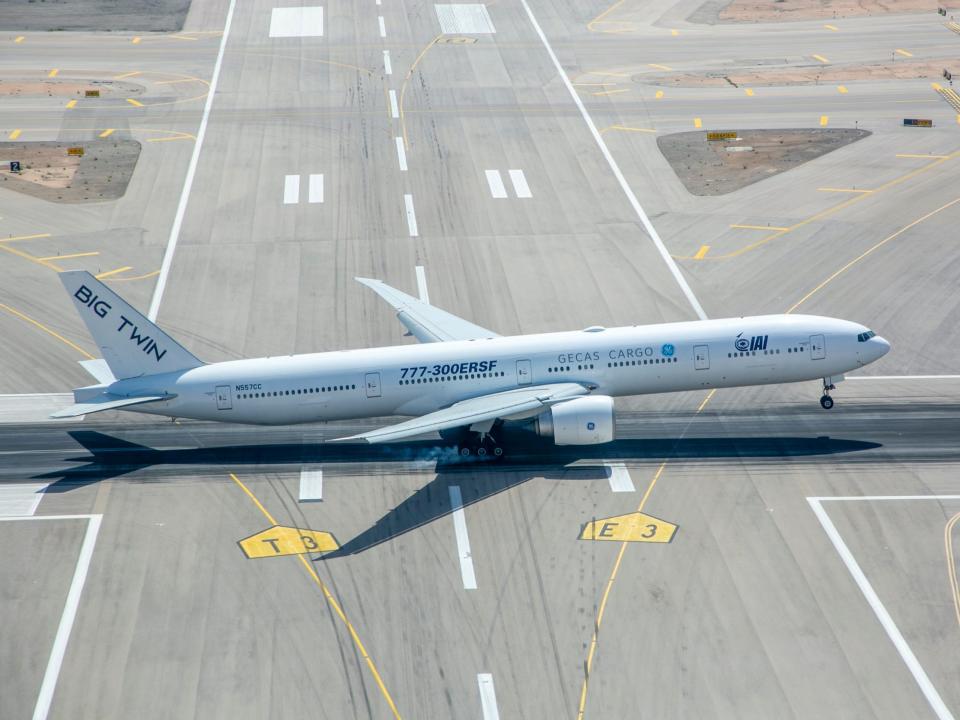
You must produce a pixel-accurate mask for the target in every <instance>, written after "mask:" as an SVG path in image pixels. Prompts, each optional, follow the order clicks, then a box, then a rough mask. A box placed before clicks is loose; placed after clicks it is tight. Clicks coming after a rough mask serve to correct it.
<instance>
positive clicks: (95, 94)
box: [84, 90, 100, 97]
mask: <svg viewBox="0 0 960 720" xmlns="http://www.w3.org/2000/svg"><path fill="white" fill-rule="evenodd" d="M84 97H100V91H99V90H87V91H86V92H85V93H84Z"/></svg>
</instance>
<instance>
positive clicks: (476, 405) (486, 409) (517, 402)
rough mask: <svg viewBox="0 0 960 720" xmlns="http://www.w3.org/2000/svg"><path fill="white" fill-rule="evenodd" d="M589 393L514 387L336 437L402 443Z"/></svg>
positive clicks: (569, 386)
mask: <svg viewBox="0 0 960 720" xmlns="http://www.w3.org/2000/svg"><path fill="white" fill-rule="evenodd" d="M589 392H590V390H589V388H587V387H585V386H583V385H580V384H579V383H572V382H568V383H554V384H552V385H534V386H531V387H523V388H516V389H514V390H507V391H506V392H498V393H493V394H492V395H481V396H480V397H475V398H471V399H469V400H462V401H460V402H458V403H454V404H453V405H451V406H450V407H447V408H444V409H442V410H437V411H436V412H432V413H428V414H426V415H421V416H420V417H418V418H414V419H412V420H407V421H405V422H402V423H398V424H396V425H388V426H387V427H384V428H379V429H377V430H371V431H370V432H365V433H361V434H359V435H351V436H349V437H342V438H337V440H366V441H367V442H368V443H382V442H390V441H393V440H403V439H405V438H409V437H414V436H416V435H424V434H426V433H429V432H436V431H438V430H449V429H450V428H457V427H464V426H467V425H473V424H474V423H480V422H483V421H485V420H496V419H497V418H507V417H510V416H514V415H526V414H528V413H530V412H531V411H534V410H537V409H539V408H546V407H549V406H550V405H553V404H555V403H558V402H562V401H563V400H569V399H571V398H575V397H579V396H581V395H587V394H589Z"/></svg>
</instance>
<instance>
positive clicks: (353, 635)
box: [230, 473, 401, 720]
mask: <svg viewBox="0 0 960 720" xmlns="http://www.w3.org/2000/svg"><path fill="white" fill-rule="evenodd" d="M230 479H231V480H233V482H235V483H236V484H237V485H238V486H239V487H240V489H241V490H243V492H244V494H246V496H247V497H248V498H250V500H251V501H252V502H253V504H254V505H256V507H257V509H258V510H259V511H260V512H261V513H263V516H264V517H265V518H267V521H269V523H270V524H271V525H279V523H278V522H277V521H276V520H275V519H274V517H273V515H271V514H270V513H269V512H268V511H267V509H266V508H265V507H264V506H263V503H261V502H260V500H259V499H258V498H257V496H256V495H254V494H253V492H252V491H251V490H250V488H248V487H247V486H246V485H245V484H244V483H243V481H241V480H240V478H238V477H237V476H236V474H234V473H230ZM295 557H296V558H297V559H298V560H299V561H300V564H301V565H302V566H303V569H304V570H306V571H307V574H308V575H309V576H310V578H311V579H312V580H313V582H314V583H315V584H316V585H317V587H319V588H320V591H321V592H322V593H323V597H324V598H325V599H326V601H327V603H328V604H329V605H330V607H331V608H333V611H334V613H335V614H336V616H337V617H338V618H339V619H340V622H342V623H343V625H344V627H346V628H347V631H348V632H349V633H350V639H351V640H353V644H354V646H355V647H356V648H357V650H358V651H359V653H360V655H361V657H363V659H364V661H365V662H366V664H367V668H368V669H369V670H370V674H371V675H372V676H373V679H374V681H375V682H376V684H377V687H378V688H379V690H380V694H381V695H383V698H384V700H386V702H387V705H388V706H389V708H390V712H391V713H392V714H393V717H394V718H396V720H401V717H400V712H399V711H398V710H397V706H396V703H394V701H393V697H391V695H390V692H389V691H388V690H387V686H386V685H385V684H384V682H383V678H382V677H381V676H380V671H379V670H377V666H376V664H375V663H374V662H373V658H371V657H370V654H369V653H368V652H367V648H366V647H365V646H364V644H363V642H362V641H361V640H360V635H359V634H358V633H357V631H356V629H355V628H354V627H353V623H351V622H350V619H349V618H348V617H347V614H346V612H344V610H343V607H342V606H341V605H340V603H339V602H337V599H336V598H335V597H334V596H333V593H331V592H330V590H329V588H327V586H326V584H325V583H324V582H323V580H321V579H320V576H319V575H318V574H317V571H316V570H315V569H314V567H313V565H311V564H310V561H309V560H307V559H306V558H305V557H304V556H303V555H296V556H295Z"/></svg>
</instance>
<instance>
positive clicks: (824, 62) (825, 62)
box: [813, 55, 830, 65]
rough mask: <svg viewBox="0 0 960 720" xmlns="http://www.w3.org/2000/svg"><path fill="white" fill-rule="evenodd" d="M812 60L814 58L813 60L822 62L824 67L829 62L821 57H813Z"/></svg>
mask: <svg viewBox="0 0 960 720" xmlns="http://www.w3.org/2000/svg"><path fill="white" fill-rule="evenodd" d="M813 58H814V59H815V60H819V61H820V62H822V63H823V64H824V65H826V64H827V63H829V62H830V61H829V60H827V59H826V58H825V57H824V56H823V55H814V56H813Z"/></svg>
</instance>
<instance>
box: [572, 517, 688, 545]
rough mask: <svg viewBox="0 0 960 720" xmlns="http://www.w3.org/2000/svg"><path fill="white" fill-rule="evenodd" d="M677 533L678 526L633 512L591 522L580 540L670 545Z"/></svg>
mask: <svg viewBox="0 0 960 720" xmlns="http://www.w3.org/2000/svg"><path fill="white" fill-rule="evenodd" d="M676 532H677V526H676V525H674V524H673V523H669V522H667V521H666V520H661V519H660V518H655V517H653V515H647V514H646V513H642V512H632V513H628V514H626V515H615V516H614V517H608V518H603V519H602V520H591V521H590V522H588V523H587V524H586V525H584V526H583V530H582V531H581V532H580V539H581V540H597V541H603V540H607V541H615V542H652V543H668V542H670V541H671V540H673V536H674V535H675V534H676Z"/></svg>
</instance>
